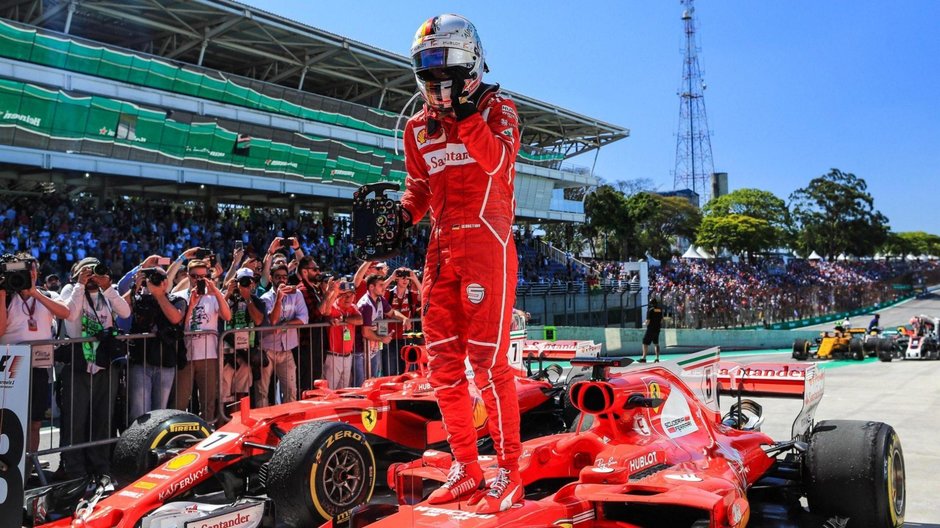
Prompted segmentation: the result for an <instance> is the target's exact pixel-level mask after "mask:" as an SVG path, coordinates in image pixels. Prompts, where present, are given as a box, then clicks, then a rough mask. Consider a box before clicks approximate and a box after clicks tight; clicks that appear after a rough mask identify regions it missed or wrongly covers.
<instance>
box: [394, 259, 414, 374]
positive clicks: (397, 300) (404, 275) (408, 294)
mask: <svg viewBox="0 0 940 528" xmlns="http://www.w3.org/2000/svg"><path fill="white" fill-rule="evenodd" d="M385 287H386V290H385V300H387V301H388V303H389V304H390V305H391V306H392V309H393V310H397V311H398V312H400V313H401V314H403V315H404V316H405V317H407V318H408V324H407V325H405V324H400V323H391V324H389V325H388V335H389V336H391V338H392V342H391V343H390V344H389V354H388V355H387V359H388V370H387V373H388V374H390V375H391V374H398V373H400V372H401V371H402V369H403V368H404V367H405V364H404V360H403V359H402V358H401V348H402V347H403V346H405V345H406V344H408V342H407V341H406V340H405V336H404V333H405V332H408V331H410V330H411V318H412V317H413V316H414V315H415V314H417V313H418V311H419V310H420V307H421V281H420V280H418V274H417V273H415V272H414V270H411V269H408V268H405V267H401V268H398V269H396V270H395V272H394V273H392V274H391V275H389V277H388V278H387V279H385Z"/></svg>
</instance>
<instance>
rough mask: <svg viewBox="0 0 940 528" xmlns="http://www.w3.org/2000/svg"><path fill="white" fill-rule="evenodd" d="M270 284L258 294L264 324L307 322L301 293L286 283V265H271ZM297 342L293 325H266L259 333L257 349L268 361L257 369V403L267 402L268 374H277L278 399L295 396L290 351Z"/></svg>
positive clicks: (307, 315) (285, 400) (263, 403)
mask: <svg viewBox="0 0 940 528" xmlns="http://www.w3.org/2000/svg"><path fill="white" fill-rule="evenodd" d="M271 281H272V286H273V287H272V288H271V290H269V291H268V292H267V293H265V294H264V295H262V296H261V300H262V301H264V305H265V307H266V308H267V313H268V324H270V325H272V326H284V325H303V324H307V321H308V320H309V314H308V313H307V304H306V303H305V302H304V296H303V294H302V293H300V292H299V291H297V287H296V286H290V285H288V284H287V266H286V265H284V264H278V265H276V266H274V267H273V268H271ZM299 344H300V339H299V337H298V332H297V330H296V329H288V328H278V329H276V330H273V329H269V330H267V331H265V332H263V333H262V336H261V349H262V350H263V351H264V353H265V355H266V356H267V358H268V361H269V362H270V363H269V364H268V366H267V367H262V369H261V379H260V380H258V384H257V385H256V386H255V388H256V389H257V398H258V407H266V406H268V405H269V403H270V402H269V395H268V388H269V387H270V384H271V374H272V373H273V374H275V375H276V376H277V381H278V384H279V385H280V393H281V403H287V402H292V401H294V400H296V399H297V364H296V363H294V351H295V349H296V348H297V346H298V345H299Z"/></svg>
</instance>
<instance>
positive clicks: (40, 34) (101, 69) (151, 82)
mask: <svg viewBox="0 0 940 528" xmlns="http://www.w3.org/2000/svg"><path fill="white" fill-rule="evenodd" d="M0 57H7V58H10V59H16V60H21V61H27V62H31V63H34V64H41V65H44V66H51V67H54V68H58V69H62V70H68V71H73V72H77V73H83V74H87V75H93V76H96V77H102V78H106V79H112V80H116V81H121V82H127V83H131V84H136V85H140V86H146V87H149V88H154V89H157V90H163V91H166V92H172V93H177V94H182V95H188V96H192V97H198V98H201V99H206V100H211V101H218V102H222V103H227V104H232V105H237V106H242V107H245V108H251V109H255V110H260V111H263V112H274V113H278V114H283V115H287V116H291V117H296V118H300V119H306V120H310V121H316V122H320V123H326V124H330V125H336V126H341V127H345V128H349V129H353V130H360V131H363V132H370V133H373V134H380V135H383V136H388V137H398V136H400V134H401V132H400V131H397V130H396V126H397V121H398V114H396V113H394V112H387V111H384V110H379V109H375V108H368V107H364V106H360V105H356V104H353V103H347V102H345V101H339V100H336V99H330V98H328V97H325V96H320V95H316V94H311V93H305V92H302V91H299V90H291V89H287V88H284V87H283V86H279V85H276V84H268V83H265V82H261V81H256V80H252V79H247V78H243V77H238V76H233V75H228V74H224V73H222V72H218V71H212V70H208V69H201V68H198V67H196V66H191V65H177V64H173V63H171V62H168V61H165V60H161V59H159V58H155V57H143V56H140V55H136V54H134V53H131V52H128V51H123V50H120V49H116V48H111V47H109V46H104V45H101V44H96V43H92V42H90V41H85V40H83V39H77V38H74V37H71V36H68V35H57V34H52V33H51V32H48V31H46V30H37V29H35V28H30V27H26V26H21V25H19V24H15V23H11V22H9V21H4V20H0ZM197 135H198V134H197ZM202 148H204V147H202V146H200V147H197V149H202ZM195 152H196V150H193V151H191V153H195ZM214 152H220V151H214ZM385 156H387V157H389V156H390V155H389V154H388V153H386V154H385ZM391 158H394V156H391V157H390V159H391ZM518 159H520V160H522V161H526V162H530V163H554V162H558V161H562V160H564V159H565V155H564V154H561V153H557V152H545V153H529V152H525V151H522V150H520V152H519V155H518ZM214 161H216V162H218V161H219V160H218V159H215V160H214ZM291 163H294V162H291ZM337 163H338V166H337V168H336V170H340V171H346V170H363V169H362V168H361V167H360V168H359V169H356V168H354V167H355V165H356V164H355V163H352V164H351V165H350V163H349V162H345V161H344V162H339V160H337ZM291 167H292V168H293V165H291ZM329 170H334V169H332V168H330V169H329ZM366 172H367V173H369V175H368V176H367V177H366V180H369V181H381V180H379V179H377V175H376V174H375V173H374V171H372V169H371V168H369V169H366ZM395 179H398V177H397V176H396V177H395ZM402 181H403V180H402Z"/></svg>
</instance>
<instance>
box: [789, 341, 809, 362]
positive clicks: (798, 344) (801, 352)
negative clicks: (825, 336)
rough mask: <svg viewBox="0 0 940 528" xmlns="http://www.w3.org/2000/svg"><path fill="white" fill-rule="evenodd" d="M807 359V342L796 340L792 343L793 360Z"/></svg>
mask: <svg viewBox="0 0 940 528" xmlns="http://www.w3.org/2000/svg"><path fill="white" fill-rule="evenodd" d="M808 358H809V340H806V339H797V340H795V341H793V359H798V360H800V361H804V360H806V359H808Z"/></svg>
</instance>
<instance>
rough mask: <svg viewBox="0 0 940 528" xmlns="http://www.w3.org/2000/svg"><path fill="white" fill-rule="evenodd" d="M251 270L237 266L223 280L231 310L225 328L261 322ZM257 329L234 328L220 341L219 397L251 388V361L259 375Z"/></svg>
mask: <svg viewBox="0 0 940 528" xmlns="http://www.w3.org/2000/svg"><path fill="white" fill-rule="evenodd" d="M254 280H255V274H254V272H253V271H252V270H251V269H249V268H240V269H239V270H238V271H237V272H236V273H235V277H234V278H233V279H231V280H229V281H228V282H227V283H226V284H225V300H226V302H228V305H229V308H230V309H231V311H232V320H231V321H229V323H228V324H226V325H225V329H226V330H231V329H235V328H252V327H255V326H261V325H262V324H263V323H264V315H265V312H266V310H265V306H264V301H262V300H261V299H260V298H259V297H258V296H256V295H255V294H254V290H255V282H254ZM257 340H258V335H257V332H249V331H247V330H245V331H243V332H236V333H234V334H228V335H226V336H225V339H224V341H223V343H222V349H223V351H224V353H225V357H224V358H223V361H224V364H223V366H222V401H223V403H228V402H231V401H235V400H237V399H239V398H242V397H244V396H248V395H249V393H250V392H251V382H252V367H251V362H252V361H255V363H256V364H257V365H258V370H259V378H260V368H261V366H262V362H261V358H260V354H261V351H260V350H259V349H258V343H257Z"/></svg>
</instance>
